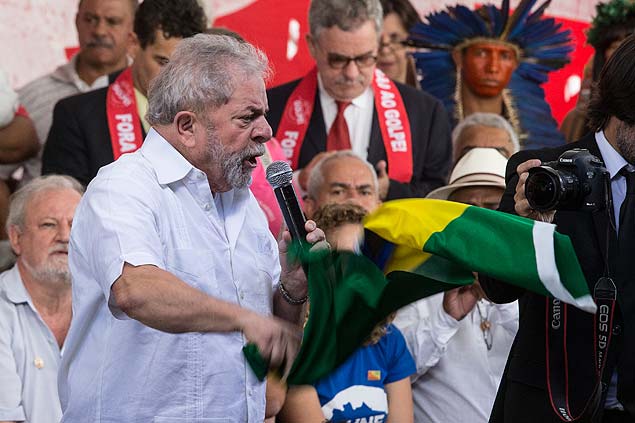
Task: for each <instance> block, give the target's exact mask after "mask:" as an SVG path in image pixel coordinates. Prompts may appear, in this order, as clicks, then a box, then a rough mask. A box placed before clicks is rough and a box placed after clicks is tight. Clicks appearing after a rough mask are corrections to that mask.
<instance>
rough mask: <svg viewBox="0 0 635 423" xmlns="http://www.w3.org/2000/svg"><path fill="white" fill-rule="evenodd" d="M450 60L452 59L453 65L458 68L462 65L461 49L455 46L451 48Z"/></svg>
mask: <svg viewBox="0 0 635 423" xmlns="http://www.w3.org/2000/svg"><path fill="white" fill-rule="evenodd" d="M452 60H453V61H454V66H456V67H457V69H460V68H461V66H462V65H463V49H457V48H455V49H454V50H452Z"/></svg>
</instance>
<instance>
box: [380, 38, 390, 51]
mask: <svg viewBox="0 0 635 423" xmlns="http://www.w3.org/2000/svg"><path fill="white" fill-rule="evenodd" d="M390 51H391V48H390V37H388V35H386V34H381V38H380V39H379V52H380V53H384V54H385V53H388V52H390Z"/></svg>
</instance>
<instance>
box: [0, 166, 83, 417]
mask: <svg viewBox="0 0 635 423" xmlns="http://www.w3.org/2000/svg"><path fill="white" fill-rule="evenodd" d="M83 190H84V189H83V187H82V186H81V185H80V183H79V182H77V181H76V180H75V179H73V178H71V177H69V176H62V175H49V176H44V177H38V178H35V179H34V180H32V181H31V182H30V183H28V184H26V185H25V186H23V187H22V188H21V189H19V190H18V191H16V193H15V194H14V195H13V196H12V197H11V199H12V200H11V207H10V208H9V217H8V219H7V231H8V233H9V240H10V242H11V248H12V249H13V251H14V252H15V253H16V255H17V257H18V259H17V262H16V264H15V266H13V267H12V268H11V269H9V270H7V271H6V272H3V273H2V274H0V422H3V423H6V422H25V423H38V422H58V421H59V420H60V418H61V417H62V410H61V409H60V403H59V400H58V395H57V370H58V366H59V363H60V358H61V354H62V351H63V346H64V341H65V338H66V334H67V332H68V327H69V325H70V323H71V313H72V311H71V277H70V273H69V271H68V254H67V252H68V238H69V233H70V229H71V223H72V220H73V214H74V212H75V207H76V206H77V204H78V203H79V199H80V198H81V195H82V192H83Z"/></svg>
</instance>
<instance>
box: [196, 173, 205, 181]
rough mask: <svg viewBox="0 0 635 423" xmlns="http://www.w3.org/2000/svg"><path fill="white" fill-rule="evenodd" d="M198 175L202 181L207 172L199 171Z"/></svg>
mask: <svg viewBox="0 0 635 423" xmlns="http://www.w3.org/2000/svg"><path fill="white" fill-rule="evenodd" d="M196 177H197V178H198V179H199V180H200V181H202V180H203V179H205V174H204V173H203V172H199V173H198V174H197V175H196Z"/></svg>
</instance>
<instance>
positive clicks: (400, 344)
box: [315, 325, 416, 423]
mask: <svg viewBox="0 0 635 423" xmlns="http://www.w3.org/2000/svg"><path fill="white" fill-rule="evenodd" d="M415 370H416V367H415V363H414V360H413V359H412V356H411V355H410V352H408V348H407V347H406V341H405V340H404V337H403V335H402V334H401V332H400V331H399V329H397V328H396V327H395V326H393V325H389V326H388V331H387V333H386V334H385V335H384V336H382V337H381V339H380V340H379V342H377V343H376V344H373V345H368V346H365V347H361V348H358V349H357V350H356V351H355V352H354V353H353V355H351V356H350V357H349V358H348V360H346V361H345V362H344V363H343V364H342V365H341V366H340V367H338V368H337V369H336V370H335V371H333V373H331V374H330V375H328V376H326V377H324V378H322V379H320V380H319V381H318V382H317V383H316V384H315V389H316V391H317V393H318V397H319V398H320V405H321V406H322V412H323V413H324V416H325V417H326V418H327V419H329V420H330V421H332V422H350V423H361V422H364V423H371V422H372V423H381V422H384V421H386V417H387V415H388V401H387V398H386V391H385V390H384V386H385V385H386V384H388V383H392V382H396V381H398V380H401V379H403V378H405V377H408V376H410V375H411V374H413V373H414V372H415Z"/></svg>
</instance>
